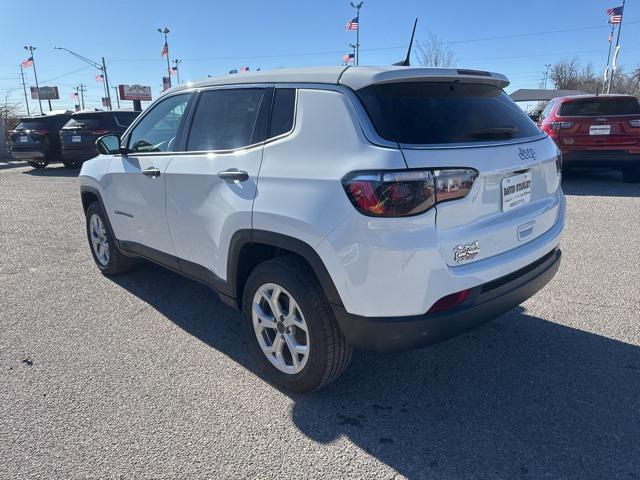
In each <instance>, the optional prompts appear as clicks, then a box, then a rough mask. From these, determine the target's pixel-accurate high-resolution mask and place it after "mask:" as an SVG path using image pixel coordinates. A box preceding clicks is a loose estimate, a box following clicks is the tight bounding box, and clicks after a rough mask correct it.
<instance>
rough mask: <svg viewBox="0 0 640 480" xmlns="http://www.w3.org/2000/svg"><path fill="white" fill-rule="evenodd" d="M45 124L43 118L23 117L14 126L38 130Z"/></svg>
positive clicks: (19, 128) (20, 128)
mask: <svg viewBox="0 0 640 480" xmlns="http://www.w3.org/2000/svg"><path fill="white" fill-rule="evenodd" d="M46 126H47V124H46V123H45V122H44V120H39V119H38V120H37V119H33V120H31V119H25V120H20V123H19V124H18V125H17V126H16V130H40V129H42V128H45V127H46Z"/></svg>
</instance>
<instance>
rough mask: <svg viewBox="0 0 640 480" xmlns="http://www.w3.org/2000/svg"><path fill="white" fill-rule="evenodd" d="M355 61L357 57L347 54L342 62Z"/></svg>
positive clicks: (343, 56)
mask: <svg viewBox="0 0 640 480" xmlns="http://www.w3.org/2000/svg"><path fill="white" fill-rule="evenodd" d="M354 59H355V55H354V54H353V53H345V54H344V55H342V61H343V62H344V63H349V62H353V60H354Z"/></svg>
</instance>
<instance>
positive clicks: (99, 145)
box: [96, 135, 126, 155]
mask: <svg viewBox="0 0 640 480" xmlns="http://www.w3.org/2000/svg"><path fill="white" fill-rule="evenodd" d="M96 149H97V150H98V153H101V154H102V155H115V154H117V153H120V154H124V153H126V149H125V148H123V147H121V146H120V137H119V136H118V135H103V136H101V137H100V138H98V140H96Z"/></svg>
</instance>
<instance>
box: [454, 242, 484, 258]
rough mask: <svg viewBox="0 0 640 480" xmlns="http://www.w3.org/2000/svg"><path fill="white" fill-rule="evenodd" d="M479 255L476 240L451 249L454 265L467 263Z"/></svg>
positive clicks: (478, 246) (478, 245) (478, 244)
mask: <svg viewBox="0 0 640 480" xmlns="http://www.w3.org/2000/svg"><path fill="white" fill-rule="evenodd" d="M479 253H480V243H478V241H477V240H476V241H475V242H472V243H467V244H466V245H458V246H457V247H456V248H454V249H453V261H454V262H456V263H461V262H468V261H469V260H471V259H472V258H475V257H476V255H478V254H479Z"/></svg>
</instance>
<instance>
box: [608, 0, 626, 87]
mask: <svg viewBox="0 0 640 480" xmlns="http://www.w3.org/2000/svg"><path fill="white" fill-rule="evenodd" d="M624 2H625V0H622V12H620V13H621V15H620V23H619V24H618V35H616V48H615V49H614V50H613V52H614V53H613V56H614V57H613V58H614V59H616V60H617V57H616V52H617V51H618V45H620V30H622V21H623V20H624ZM614 67H615V65H614ZM615 74H616V69H615V68H612V69H611V76H610V77H609V85H608V86H607V93H609V92H610V91H611V85H612V84H613V76H614V75H615Z"/></svg>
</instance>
